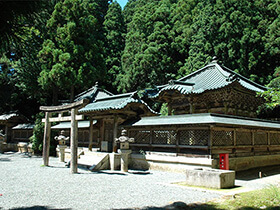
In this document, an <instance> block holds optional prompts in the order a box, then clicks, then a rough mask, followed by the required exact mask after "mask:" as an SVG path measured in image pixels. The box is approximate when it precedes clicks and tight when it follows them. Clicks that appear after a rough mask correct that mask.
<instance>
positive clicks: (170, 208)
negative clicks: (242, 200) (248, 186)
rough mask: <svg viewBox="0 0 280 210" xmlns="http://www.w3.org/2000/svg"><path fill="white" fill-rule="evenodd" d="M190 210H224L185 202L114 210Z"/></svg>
mask: <svg viewBox="0 0 280 210" xmlns="http://www.w3.org/2000/svg"><path fill="white" fill-rule="evenodd" d="M190 209H197V210H224V209H221V208H217V207H215V206H214V205H211V204H205V203H192V204H186V203H184V202H174V203H173V204H170V205H167V206H163V207H155V206H148V207H144V208H131V209H129V208H128V209H113V210H190ZM238 209H239V210H257V209H260V208H254V207H242V208H238ZM266 209H269V210H279V209H280V207H266Z"/></svg>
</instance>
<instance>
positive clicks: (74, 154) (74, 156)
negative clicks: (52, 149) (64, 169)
mask: <svg viewBox="0 0 280 210" xmlns="http://www.w3.org/2000/svg"><path fill="white" fill-rule="evenodd" d="M76 115H77V109H75V108H72V109H71V134H70V141H71V143H70V147H71V165H70V171H71V173H72V174H73V173H77V172H78V138H77V137H78V121H77V120H76Z"/></svg>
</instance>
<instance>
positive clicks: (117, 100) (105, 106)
mask: <svg viewBox="0 0 280 210" xmlns="http://www.w3.org/2000/svg"><path fill="white" fill-rule="evenodd" d="M131 103H140V104H143V105H145V106H146V107H147V108H148V109H149V110H150V111H151V112H152V113H154V114H157V113H156V112H154V111H153V110H152V109H151V108H150V107H149V106H148V105H147V104H146V103H145V102H144V101H143V100H141V99H140V98H139V97H138V95H137V92H131V93H125V94H119V95H113V96H109V97H104V98H99V99H96V100H95V101H94V102H92V103H90V104H88V105H86V106H85V107H84V108H82V109H80V110H79V113H86V112H97V111H107V110H120V109H123V108H125V107H126V106H127V105H128V104H131Z"/></svg>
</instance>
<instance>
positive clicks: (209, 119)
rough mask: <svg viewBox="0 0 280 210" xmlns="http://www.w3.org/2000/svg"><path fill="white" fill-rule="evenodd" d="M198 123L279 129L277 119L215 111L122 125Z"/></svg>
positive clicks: (156, 118)
mask: <svg viewBox="0 0 280 210" xmlns="http://www.w3.org/2000/svg"><path fill="white" fill-rule="evenodd" d="M198 124H217V125H218V124H220V125H231V126H232V125H235V126H250V127H259V128H275V129H280V123H279V122H278V121H270V120H262V119H256V118H248V117H239V116H233V115H223V114H215V113H202V114H184V115H171V116H165V117H159V116H156V117H142V118H141V119H140V120H138V121H127V122H125V123H123V124H122V126H133V127H135V126H152V125H157V126H159V125H162V126H163V125H165V126H170V125H198Z"/></svg>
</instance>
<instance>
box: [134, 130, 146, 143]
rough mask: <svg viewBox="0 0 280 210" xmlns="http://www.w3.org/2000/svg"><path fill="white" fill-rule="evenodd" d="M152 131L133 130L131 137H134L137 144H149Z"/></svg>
mask: <svg viewBox="0 0 280 210" xmlns="http://www.w3.org/2000/svg"><path fill="white" fill-rule="evenodd" d="M150 136H151V131H149V130H131V131H129V137H131V138H134V140H135V143H136V144H149V143H150Z"/></svg>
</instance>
